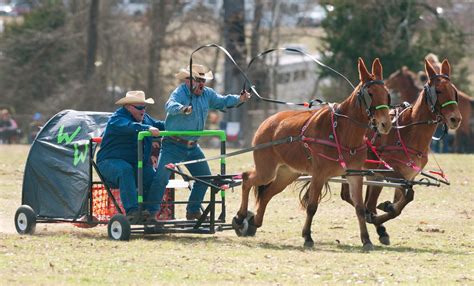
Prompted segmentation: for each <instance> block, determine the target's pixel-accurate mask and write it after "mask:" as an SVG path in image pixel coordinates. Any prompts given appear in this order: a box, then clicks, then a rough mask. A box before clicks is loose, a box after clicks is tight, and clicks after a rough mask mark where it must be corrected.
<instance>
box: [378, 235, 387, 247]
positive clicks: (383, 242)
mask: <svg viewBox="0 0 474 286" xmlns="http://www.w3.org/2000/svg"><path fill="white" fill-rule="evenodd" d="M379 241H380V243H381V244H383V245H390V236H388V235H385V236H379Z"/></svg>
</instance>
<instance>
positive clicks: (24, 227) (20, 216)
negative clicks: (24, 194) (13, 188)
mask: <svg viewBox="0 0 474 286" xmlns="http://www.w3.org/2000/svg"><path fill="white" fill-rule="evenodd" d="M15 228H16V231H17V232H18V233H19V234H34V233H35V230H36V213H35V211H34V210H33V209H32V208H31V207H30V206H28V205H22V206H21V207H19V208H18V209H17V210H16V213H15Z"/></svg>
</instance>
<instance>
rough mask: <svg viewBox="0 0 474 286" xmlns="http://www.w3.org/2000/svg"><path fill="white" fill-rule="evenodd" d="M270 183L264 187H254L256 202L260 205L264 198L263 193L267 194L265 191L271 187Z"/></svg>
mask: <svg viewBox="0 0 474 286" xmlns="http://www.w3.org/2000/svg"><path fill="white" fill-rule="evenodd" d="M270 184H271V182H270V183H268V184H266V185H262V186H258V187H253V191H254V194H255V200H256V202H257V203H258V202H259V201H260V199H261V198H262V196H263V193H264V192H265V190H266V189H267V187H268V185H270Z"/></svg>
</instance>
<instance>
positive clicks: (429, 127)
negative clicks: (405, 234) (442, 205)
mask: <svg viewBox="0 0 474 286" xmlns="http://www.w3.org/2000/svg"><path fill="white" fill-rule="evenodd" d="M425 70H426V74H427V75H428V76H429V81H428V83H427V84H426V86H425V88H424V89H423V90H422V91H421V92H420V95H419V96H418V99H417V100H416V102H415V103H414V105H413V107H412V108H409V109H407V110H406V111H404V112H403V113H402V114H401V115H400V116H399V118H398V123H397V125H400V126H405V125H409V124H413V123H416V122H428V121H430V120H436V119H437V118H441V119H442V120H443V121H444V122H445V123H446V124H447V126H448V128H450V129H456V128H458V127H459V125H460V123H461V120H462V116H461V113H460V112H459V107H458V103H457V97H458V95H457V90H456V88H455V87H454V85H453V84H452V83H451V81H450V79H449V76H450V74H451V66H450V64H449V62H448V60H444V61H443V63H442V65H441V74H436V72H435V70H434V68H433V67H432V66H431V64H430V63H429V62H427V61H425ZM401 76H403V78H400V77H401ZM410 78H412V76H411V75H409V74H407V73H405V75H403V74H400V73H396V74H394V75H392V76H390V77H389V79H388V80H387V82H386V85H387V87H389V86H390V87H392V86H393V85H394V84H396V83H401V82H403V81H406V80H407V79H410ZM410 86H414V85H413V84H409V83H407V84H406V85H405V89H409V88H410ZM401 96H402V98H403V95H402V94H401ZM405 97H407V96H406V95H405ZM435 130H436V125H435V124H419V125H411V126H409V127H406V128H403V129H399V131H398V130H397V129H396V128H394V129H392V130H391V132H390V133H389V134H388V135H383V136H382V137H381V138H380V141H378V142H376V148H377V151H378V152H379V155H380V156H381V158H382V159H383V160H384V161H385V162H387V163H388V164H389V165H390V166H391V167H392V168H393V169H394V170H395V171H396V173H395V175H394V176H392V175H391V177H397V178H403V179H407V180H413V179H414V178H415V177H416V175H418V173H419V171H420V170H421V169H423V167H424V166H425V165H426V163H427V162H428V156H427V153H428V150H429V148H430V143H431V137H432V136H433V134H434V132H435ZM398 132H399V133H398ZM400 145H402V146H400ZM403 146H405V148H403ZM374 167H376V166H374V165H373V164H366V168H374ZM381 191H382V187H380V186H368V187H367V193H366V199H365V204H366V207H367V209H368V210H369V211H370V212H371V213H373V214H374V215H372V216H370V222H372V223H374V224H375V227H376V229H377V233H378V234H379V240H380V242H381V243H382V244H386V245H388V244H390V239H389V235H388V233H387V232H386V229H385V227H384V226H383V225H382V224H383V223H384V222H386V221H387V220H390V219H393V218H395V217H397V216H399V215H400V213H401V211H402V210H403V208H404V207H405V206H406V205H407V204H408V203H409V202H411V201H412V200H413V196H414V192H413V189H412V188H409V189H407V190H402V189H397V190H396V195H395V198H394V203H393V204H392V203H389V202H386V203H384V204H383V207H384V208H385V211H387V212H386V213H384V214H381V215H376V206H377V200H378V197H379V195H380V192H381ZM341 197H342V199H344V200H345V201H347V202H349V203H350V204H354V202H353V201H352V200H351V198H350V193H349V189H348V186H346V185H343V186H342V190H341Z"/></svg>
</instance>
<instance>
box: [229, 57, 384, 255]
mask: <svg viewBox="0 0 474 286" xmlns="http://www.w3.org/2000/svg"><path fill="white" fill-rule="evenodd" d="M358 69H359V79H360V83H359V84H358V85H357V87H356V88H355V90H354V92H352V94H351V95H350V96H349V97H348V98H347V99H346V100H345V101H344V102H342V103H341V104H338V105H337V106H326V107H324V108H322V109H319V110H311V111H284V112H279V113H277V114H275V115H273V116H271V117H269V118H267V119H266V120H265V121H264V122H263V123H262V124H261V125H260V127H259V128H258V130H257V132H256V134H255V136H254V138H253V145H254V146H255V145H259V144H264V143H267V142H274V141H277V140H280V139H282V138H289V137H294V138H299V139H300V140H296V142H293V143H288V144H280V145H274V146H271V147H269V148H264V149H259V150H255V151H254V153H253V156H254V162H255V168H254V169H253V170H252V171H249V172H245V173H243V174H242V178H243V183H242V200H241V205H240V209H239V211H238V212H237V215H236V217H235V218H234V220H233V226H234V229H235V230H236V232H237V234H238V235H241V236H248V235H254V234H255V232H256V229H257V228H258V227H260V226H262V223H263V216H264V213H265V208H266V206H267V204H268V203H269V201H270V200H271V199H272V197H273V196H275V195H276V194H278V193H280V192H281V191H283V190H284V189H285V188H286V187H287V186H288V185H289V184H291V183H292V182H293V181H295V180H296V179H297V178H298V177H299V176H300V175H302V174H310V175H312V179H311V182H310V185H309V188H308V190H306V193H305V194H304V196H303V199H302V204H303V205H304V206H305V207H306V215H307V216H306V221H305V224H304V227H303V231H302V235H303V238H304V240H305V242H304V245H305V246H306V247H312V246H313V245H314V242H313V239H312V238H311V224H312V220H313V216H314V215H315V213H316V210H317V207H318V204H319V201H320V198H321V190H322V188H323V186H324V185H325V184H326V183H327V182H328V180H329V179H330V178H332V177H335V176H340V175H343V174H344V173H345V171H346V170H345V168H348V169H356V170H360V169H362V167H363V165H364V161H365V159H366V157H367V152H366V146H365V141H364V137H365V134H366V132H367V130H368V129H367V125H368V124H369V122H371V123H372V124H373V125H374V128H376V129H377V130H378V131H379V132H380V133H383V134H386V133H388V132H389V130H390V128H391V126H392V124H391V121H390V116H389V113H388V104H389V102H390V97H389V93H388V90H387V89H386V88H385V86H384V84H383V81H382V65H381V63H380V61H379V59H376V60H374V62H373V64H372V73H369V72H368V71H367V68H366V66H365V64H364V62H363V60H362V59H360V58H359V61H358ZM335 113H336V114H335ZM348 181H349V184H350V187H351V188H350V189H351V194H352V196H353V198H354V201H355V208H356V214H357V218H358V221H359V227H360V235H361V240H362V243H363V245H364V249H366V250H370V249H372V248H373V245H372V243H371V241H370V238H369V235H368V232H367V226H366V223H365V219H364V214H365V206H364V202H363V198H362V177H357V176H350V177H348ZM252 187H254V188H255V190H256V194H257V202H256V214H255V216H254V215H253V214H252V213H251V212H249V211H248V199H249V192H250V189H251V188H252Z"/></svg>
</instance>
